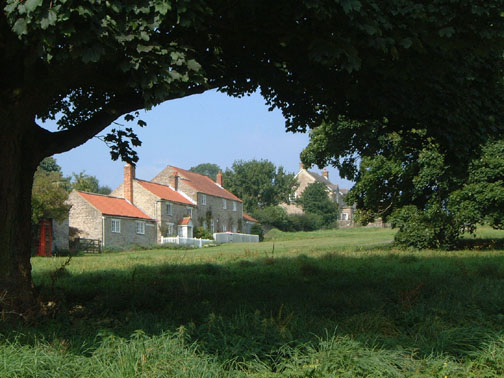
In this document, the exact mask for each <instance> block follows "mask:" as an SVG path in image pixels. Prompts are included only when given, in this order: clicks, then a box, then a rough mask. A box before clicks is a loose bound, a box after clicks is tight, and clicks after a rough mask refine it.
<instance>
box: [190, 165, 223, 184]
mask: <svg viewBox="0 0 504 378" xmlns="http://www.w3.org/2000/svg"><path fill="white" fill-rule="evenodd" d="M189 170H190V171H191V172H195V173H199V174H200V175H203V176H208V177H210V178H211V179H212V180H214V181H216V180H217V173H219V171H220V170H221V169H220V167H219V166H218V165H217V164H212V163H202V164H198V165H197V166H195V167H191V168H190V169H189Z"/></svg>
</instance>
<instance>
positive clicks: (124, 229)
mask: <svg viewBox="0 0 504 378" xmlns="http://www.w3.org/2000/svg"><path fill="white" fill-rule="evenodd" d="M112 219H116V220H119V222H120V232H112ZM136 222H144V223H145V234H137V232H136ZM104 229H105V238H104V239H105V240H104V241H103V245H104V247H125V246H129V245H135V244H137V245H142V246H148V245H153V244H156V223H155V222H154V221H148V220H142V219H136V218H126V217H114V216H110V215H105V217H104Z"/></svg>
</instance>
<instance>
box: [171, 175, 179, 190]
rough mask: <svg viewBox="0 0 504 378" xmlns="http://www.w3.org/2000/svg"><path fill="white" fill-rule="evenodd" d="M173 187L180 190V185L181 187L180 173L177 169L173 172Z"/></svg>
mask: <svg viewBox="0 0 504 378" xmlns="http://www.w3.org/2000/svg"><path fill="white" fill-rule="evenodd" d="M171 184H172V187H173V189H174V190H175V191H176V192H178V187H179V174H178V172H177V171H175V172H173V176H172V182H171Z"/></svg>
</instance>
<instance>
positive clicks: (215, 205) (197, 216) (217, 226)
mask: <svg viewBox="0 0 504 378" xmlns="http://www.w3.org/2000/svg"><path fill="white" fill-rule="evenodd" d="M174 172H175V170H174V169H172V168H171V167H166V168H165V169H163V170H162V171H161V172H160V173H159V174H158V175H157V176H156V177H154V178H153V179H152V182H156V183H158V184H163V185H172V176H173V174H174ZM178 185H179V190H180V191H182V192H184V193H185V194H186V195H187V196H189V197H190V198H191V199H192V200H193V201H195V202H196V203H197V204H198V207H197V209H196V210H195V211H193V217H192V221H193V225H194V227H199V226H203V227H206V226H207V224H206V223H207V222H206V219H207V212H211V217H212V219H213V220H214V230H213V232H221V231H223V230H224V228H226V229H227V230H228V231H233V230H234V229H236V231H242V229H243V216H242V214H243V204H242V203H241V202H239V201H233V200H230V199H226V205H227V206H226V209H224V208H223V206H222V197H215V196H211V195H209V194H204V193H199V192H197V191H196V189H194V188H193V187H192V186H191V185H189V183H188V182H187V180H185V179H184V178H183V177H180V178H179V184H178ZM203 195H206V205H203V204H202V196H203ZM233 202H235V203H236V211H233Z"/></svg>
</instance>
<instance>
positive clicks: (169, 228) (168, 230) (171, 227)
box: [166, 223, 175, 236]
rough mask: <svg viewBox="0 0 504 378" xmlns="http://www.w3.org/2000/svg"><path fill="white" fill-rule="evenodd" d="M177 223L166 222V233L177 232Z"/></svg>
mask: <svg viewBox="0 0 504 378" xmlns="http://www.w3.org/2000/svg"><path fill="white" fill-rule="evenodd" d="M174 226H175V225H174V224H173V223H166V233H167V235H168V236H172V235H173V234H174V233H175V227H174Z"/></svg>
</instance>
